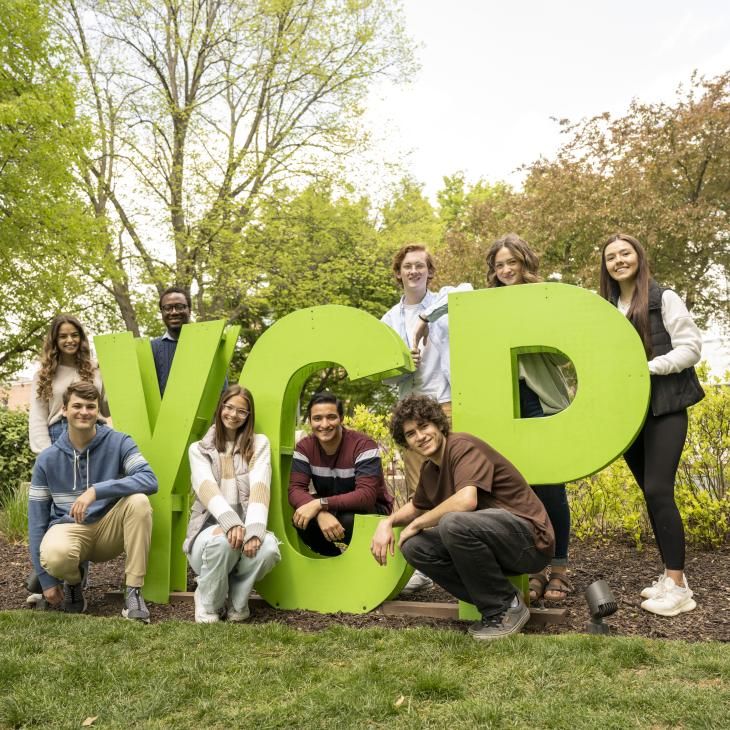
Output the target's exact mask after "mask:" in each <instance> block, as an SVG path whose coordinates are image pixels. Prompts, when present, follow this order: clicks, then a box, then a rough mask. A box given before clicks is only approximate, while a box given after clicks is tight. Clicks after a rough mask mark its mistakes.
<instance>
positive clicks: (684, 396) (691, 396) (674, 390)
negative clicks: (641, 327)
mask: <svg viewBox="0 0 730 730" xmlns="http://www.w3.org/2000/svg"><path fill="white" fill-rule="evenodd" d="M665 291H666V287H661V286H659V284H657V283H656V282H655V281H654V279H652V280H651V281H650V282H649V330H650V332H651V346H652V351H653V356H654V357H658V356H659V355H666V354H667V353H668V352H669V351H670V350H671V349H672V338H671V337H670V336H669V332H667V330H666V327H664V322H663V320H662V294H664V292H665ZM704 397H705V391H704V390H702V386H701V385H700V381H699V378H698V377H697V373H696V372H695V369H694V368H693V367H691V368H686V369H685V370H682V371H681V372H678V373H671V374H670V375H652V376H651V412H652V413H653V414H654V415H655V416H663V415H665V414H667V413H675V412H676V411H681V410H682V409H684V408H687V407H688V406H692V405H694V404H695V403H699V402H700V401H701V400H702V399H703V398H704Z"/></svg>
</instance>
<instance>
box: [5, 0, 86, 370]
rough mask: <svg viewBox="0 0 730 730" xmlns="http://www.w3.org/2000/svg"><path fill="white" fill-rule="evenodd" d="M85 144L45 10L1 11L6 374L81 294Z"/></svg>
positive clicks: (11, 0)
mask: <svg viewBox="0 0 730 730" xmlns="http://www.w3.org/2000/svg"><path fill="white" fill-rule="evenodd" d="M85 142H86V138H85V133H84V129H83V128H82V127H81V126H80V125H78V124H77V123H76V121H75V109H74V93H73V85H72V83H71V79H70V77H69V74H68V69H67V67H66V65H65V64H64V59H63V55H62V53H61V50H60V49H59V48H58V46H57V45H55V44H54V43H53V42H52V41H51V39H50V36H49V25H48V18H47V13H46V9H45V6H44V5H43V4H38V3H37V2H36V1H35V0H7V2H6V6H5V8H4V10H3V13H2V14H0V311H2V314H3V316H2V321H1V322H0V377H2V376H7V375H9V374H11V373H12V372H14V371H15V370H17V369H18V368H19V367H21V366H22V364H23V362H24V360H25V359H26V358H27V355H28V353H29V352H31V351H33V350H35V349H36V348H37V345H38V342H39V340H40V338H41V337H42V336H43V334H45V330H46V327H47V325H48V322H49V320H50V318H52V317H53V316H54V315H55V314H56V312H57V311H58V310H60V309H65V308H67V307H70V306H71V305H72V303H73V302H74V300H75V298H76V297H77V296H78V295H79V294H80V293H81V292H82V291H83V289H84V285H83V281H82V276H81V275H80V273H81V270H82V269H83V266H80V264H79V262H82V261H83V259H84V251H85V249H86V248H87V244H88V242H89V241H90V240H92V239H93V235H92V233H93V230H92V228H91V227H90V219H89V218H88V217H87V216H86V213H85V210H84V206H83V203H82V201H81V200H80V199H79V198H78V197H77V196H76V195H75V194H74V179H73V175H72V172H71V171H72V169H73V164H74V160H75V158H76V154H77V150H78V149H80V148H83V145H84V144H85Z"/></svg>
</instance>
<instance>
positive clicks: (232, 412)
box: [221, 395, 251, 441]
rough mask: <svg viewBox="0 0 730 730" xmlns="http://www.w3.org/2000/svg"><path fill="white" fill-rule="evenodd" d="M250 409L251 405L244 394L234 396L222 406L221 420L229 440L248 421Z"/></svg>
mask: <svg viewBox="0 0 730 730" xmlns="http://www.w3.org/2000/svg"><path fill="white" fill-rule="evenodd" d="M250 411H251V407H250V406H249V403H248V401H247V400H246V398H244V396H242V395H234V396H232V397H231V398H229V399H228V400H227V401H226V402H225V403H224V404H223V405H222V406H221V421H222V423H223V428H225V429H226V437H227V438H228V440H229V441H232V440H233V439H234V438H235V437H236V433H237V432H238V429H239V428H241V426H243V424H244V423H246V419H247V418H248V414H249V413H250Z"/></svg>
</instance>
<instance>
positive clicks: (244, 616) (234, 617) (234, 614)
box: [226, 603, 251, 624]
mask: <svg viewBox="0 0 730 730" xmlns="http://www.w3.org/2000/svg"><path fill="white" fill-rule="evenodd" d="M226 605H227V609H228V610H227V611H226V620H227V621H228V622H230V623H232V624H240V623H242V622H243V621H248V619H250V618H251V609H250V608H249V607H248V606H246V608H245V610H243V611H236V610H234V608H233V606H231V604H230V603H228V604H226Z"/></svg>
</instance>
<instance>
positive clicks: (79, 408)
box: [63, 393, 99, 434]
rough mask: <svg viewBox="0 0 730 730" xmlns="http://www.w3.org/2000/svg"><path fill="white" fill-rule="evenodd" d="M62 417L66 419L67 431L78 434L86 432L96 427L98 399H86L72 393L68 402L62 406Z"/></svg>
mask: <svg viewBox="0 0 730 730" xmlns="http://www.w3.org/2000/svg"><path fill="white" fill-rule="evenodd" d="M63 415H64V418H66V419H67V420H68V428H69V431H75V432H77V433H79V434H88V433H89V432H90V431H91V430H92V429H94V428H96V419H97V418H98V416H99V401H97V400H87V399H86V398H81V397H80V396H78V395H76V393H72V394H71V396H70V397H69V399H68V403H67V404H66V405H65V406H64V407H63Z"/></svg>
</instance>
